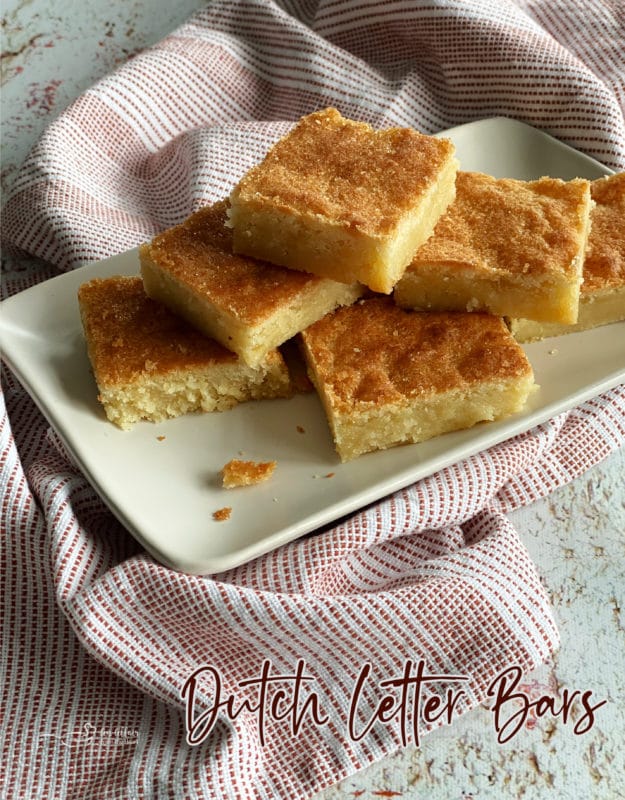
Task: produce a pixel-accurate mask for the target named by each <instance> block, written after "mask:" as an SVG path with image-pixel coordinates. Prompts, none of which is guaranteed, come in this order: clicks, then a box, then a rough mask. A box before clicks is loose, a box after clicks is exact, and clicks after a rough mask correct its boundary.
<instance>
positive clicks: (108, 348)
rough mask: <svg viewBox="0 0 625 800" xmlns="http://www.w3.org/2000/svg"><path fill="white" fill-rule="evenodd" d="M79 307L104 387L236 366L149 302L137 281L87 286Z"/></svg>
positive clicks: (227, 354) (229, 355)
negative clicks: (213, 366) (215, 366)
mask: <svg viewBox="0 0 625 800" xmlns="http://www.w3.org/2000/svg"><path fill="white" fill-rule="evenodd" d="M78 302H79V305H80V311H81V316H82V321H83V327H84V331H85V338H86V340H87V344H88V348H89V355H90V358H91V362H92V366H93V369H94V372H95V376H96V380H97V382H98V384H99V385H100V386H115V385H119V384H124V383H127V382H130V381H134V380H136V379H138V378H141V377H147V376H156V375H164V374H166V373H168V372H171V371H173V370H179V369H189V368H194V367H202V366H206V365H210V364H225V363H231V362H232V363H234V362H236V361H237V357H236V356H235V355H234V354H233V353H231V352H230V351H229V350H226V348H224V347H222V346H221V345H220V344H218V343H217V342H215V341H213V340H212V339H209V338H207V337H206V336H202V334H200V333H198V332H197V331H195V330H194V329H193V328H191V327H190V326H189V325H188V324H187V323H186V322H184V321H183V320H181V319H180V318H179V317H177V316H176V315H175V314H173V313H172V312H171V311H169V309H167V308H165V307H164V306H162V305H161V304H160V303H157V302H156V301H154V300H151V299H150V298H149V297H147V296H146V294H145V292H144V291H143V283H142V281H141V278H140V277H138V276H136V277H135V276H133V277H121V276H119V277H113V278H96V279H94V280H92V281H89V282H88V283H84V284H83V285H82V286H81V287H80V288H79V290H78Z"/></svg>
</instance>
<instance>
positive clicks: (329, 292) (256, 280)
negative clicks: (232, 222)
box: [139, 201, 363, 367]
mask: <svg viewBox="0 0 625 800" xmlns="http://www.w3.org/2000/svg"><path fill="white" fill-rule="evenodd" d="M226 214H227V203H226V202H225V201H221V202H219V203H215V204H214V205H212V206H207V207H205V208H202V209H200V210H199V211H197V212H196V213H195V214H193V215H191V216H190V217H189V218H188V219H187V220H186V221H185V222H183V223H182V224H180V225H177V226H175V227H174V228H170V229H169V230H166V231H164V232H163V233H161V234H159V235H158V236H156V237H155V238H154V239H153V240H152V242H151V243H149V244H144V245H142V246H141V248H140V250H139V257H140V260H141V275H142V276H143V283H144V286H145V290H146V292H147V294H148V295H149V296H150V297H152V298H153V299H155V300H159V301H160V302H161V303H164V304H165V305H166V306H168V307H169V308H170V309H171V310H172V311H174V312H175V313H176V314H179V315H180V316H182V317H184V318H185V319H186V320H187V321H188V322H190V323H191V324H192V325H194V326H195V327H196V328H197V329H198V330H199V331H201V332H202V333H204V334H206V335H207V336H210V337H212V338H213V339H216V340H217V341H218V342H220V343H221V344H222V345H223V346H224V347H227V348H228V349H229V350H232V351H233V352H235V353H236V354H237V355H238V356H240V358H241V359H242V360H243V361H245V363H246V364H249V365H250V366H253V367H254V366H257V365H258V364H260V363H261V362H262V361H263V359H264V358H265V356H266V354H267V353H268V352H270V351H271V350H273V349H274V348H276V347H278V346H279V345H281V344H282V343H283V342H285V341H286V340H287V339H290V338H291V337H293V336H294V335H295V334H297V333H299V331H301V330H303V329H304V328H306V327H307V326H308V325H310V324H311V323H313V322H315V320H317V319H319V318H320V317H322V316H323V315H324V314H326V313H328V312H329V311H333V310H334V309H335V308H336V307H337V306H339V305H344V304H348V303H353V302H354V300H356V299H357V298H358V297H360V295H361V294H362V293H363V287H362V286H360V284H357V283H352V284H350V285H346V284H344V283H338V282H337V281H332V280H328V279H327V278H320V277H318V276H316V275H307V274H304V273H302V272H297V271H295V270H289V269H285V268H284V267H279V266H276V265H274V264H268V263H266V262H261V261H258V260H256V259H253V258H249V257H247V256H240V255H235V254H234V253H233V252H232V231H231V230H230V229H229V228H227V227H226V225H225V222H226Z"/></svg>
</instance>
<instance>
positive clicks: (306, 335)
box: [301, 297, 534, 461]
mask: <svg viewBox="0 0 625 800" xmlns="http://www.w3.org/2000/svg"><path fill="white" fill-rule="evenodd" d="M301 342H302V348H303V351H304V355H305V358H306V359H307V363H308V368H309V372H310V377H311V380H312V381H313V383H314V385H315V387H316V389H317V391H318V393H319V396H320V398H321V401H322V404H323V406H324V409H325V412H326V416H327V418H328V422H329V425H330V429H331V431H332V435H333V437H334V443H335V447H336V450H337V452H338V454H339V456H340V458H341V460H342V461H348V460H350V459H353V458H355V457H357V456H359V455H361V454H363V453H367V452H370V451H373V450H383V449H386V448H389V447H393V446H395V445H399V444H404V443H409V442H422V441H424V440H426V439H430V438H432V437H434V436H438V435H439V434H442V433H446V432H448V431H454V430H459V429H462V428H469V427H471V426H473V425H475V424H476V423H478V422H481V421H484V420H494V419H499V418H501V417H506V416H508V415H510V414H513V413H515V412H517V411H520V410H521V409H522V407H523V405H524V404H525V401H526V399H527V397H528V395H529V393H530V391H531V390H532V389H533V387H534V376H533V371H532V367H531V365H530V363H529V362H528V360H527V358H526V356H525V353H524V351H523V349H522V348H521V346H520V345H519V344H518V343H517V342H516V341H515V340H514V338H513V337H512V335H511V334H510V332H509V331H508V328H507V327H506V325H505V323H504V322H503V320H502V319H501V318H500V317H495V316H492V315H490V314H484V313H467V312H419V311H407V310H405V309H402V308H399V307H398V306H396V305H395V304H394V303H393V302H392V301H391V300H390V299H389V298H384V297H374V298H371V299H367V300H360V301H358V302H357V303H356V304H355V305H353V306H350V307H349V308H341V309H339V310H338V311H335V312H334V313H333V314H329V315H328V316H327V317H324V318H323V319H322V320H320V321H319V322H316V323H315V324H314V325H311V327H310V328H308V329H307V330H305V331H304V332H303V333H302V334H301Z"/></svg>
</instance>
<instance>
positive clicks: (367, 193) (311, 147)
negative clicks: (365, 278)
mask: <svg viewBox="0 0 625 800" xmlns="http://www.w3.org/2000/svg"><path fill="white" fill-rule="evenodd" d="M454 152H455V148H454V146H453V144H452V143H451V142H450V141H449V140H447V139H436V138H434V137H432V136H426V135H425V134H421V133H419V132H417V131H415V130H413V129H410V128H386V129H381V130H375V129H373V128H372V127H371V126H370V125H367V124H366V123H363V122H355V121H354V120H349V119H345V118H344V117H342V116H341V114H340V113H339V112H338V111H337V110H336V109H334V108H327V109H325V110H323V111H318V112H315V113H313V114H309V115H308V116H306V117H303V118H302V119H301V120H300V121H299V122H298V123H297V125H296V126H295V127H294V128H293V129H292V130H291V132H290V133H289V134H288V135H287V136H285V137H284V138H283V139H281V140H280V141H278V142H277V144H275V145H274V146H273V148H272V149H271V150H270V151H269V153H268V154H267V156H266V157H265V159H264V160H263V161H262V162H261V163H260V164H258V165H257V166H255V167H253V168H252V169H251V170H250V171H249V172H248V173H247V174H246V175H245V176H244V177H243V178H242V180H241V181H240V182H239V183H238V184H237V186H236V187H235V189H234V190H233V192H232V195H231V198H232V199H233V201H234V200H236V201H237V202H238V201H242V202H246V203H249V204H251V205H254V204H257V203H262V202H263V201H266V200H270V201H271V204H272V206H273V207H274V208H276V209H277V210H279V211H281V212H285V213H287V214H295V215H300V216H304V217H306V216H310V217H323V218H325V219H327V220H329V221H330V222H332V223H334V224H336V225H340V226H344V227H346V228H349V229H351V230H353V231H358V232H360V233H364V234H367V235H369V236H385V235H387V234H389V233H390V232H392V231H393V230H394V229H395V228H396V226H397V224H398V221H399V220H400V219H401V217H402V216H403V215H404V214H405V213H406V212H407V211H409V210H410V208H411V207H412V206H413V205H414V204H415V202H416V201H418V199H419V198H420V197H421V196H422V195H423V194H424V192H425V191H426V190H427V188H428V187H429V186H430V185H431V184H433V183H434V182H435V181H436V180H437V178H438V175H439V174H440V171H441V169H442V167H443V165H444V164H445V163H446V162H447V161H448V160H449V159H450V158H452V157H453V154H454Z"/></svg>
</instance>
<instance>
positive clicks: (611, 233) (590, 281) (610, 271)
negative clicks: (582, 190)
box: [582, 172, 625, 292]
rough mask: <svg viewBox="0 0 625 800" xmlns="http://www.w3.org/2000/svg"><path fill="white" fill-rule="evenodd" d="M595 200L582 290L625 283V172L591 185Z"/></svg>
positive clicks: (607, 176) (592, 289)
mask: <svg viewBox="0 0 625 800" xmlns="http://www.w3.org/2000/svg"><path fill="white" fill-rule="evenodd" d="M590 193H591V195H592V199H593V200H594V201H595V207H594V208H593V210H592V217H591V219H592V227H591V229H590V238H589V240H588V249H587V251H586V260H585V261H584V283H583V284H582V292H590V291H594V290H596V289H602V288H609V287H612V286H622V285H623V284H624V283H625V172H618V173H617V174H616V175H606V177H605V178H599V179H598V180H596V181H593V182H592V183H591V184H590Z"/></svg>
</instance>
